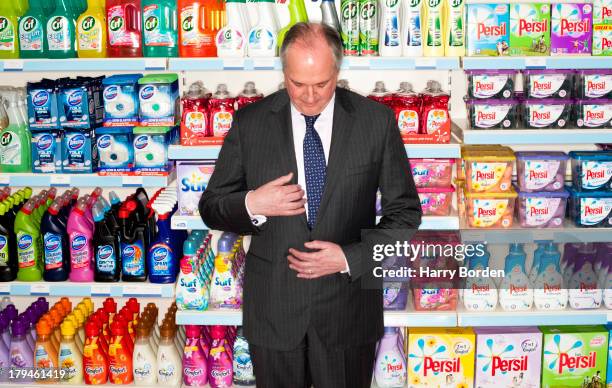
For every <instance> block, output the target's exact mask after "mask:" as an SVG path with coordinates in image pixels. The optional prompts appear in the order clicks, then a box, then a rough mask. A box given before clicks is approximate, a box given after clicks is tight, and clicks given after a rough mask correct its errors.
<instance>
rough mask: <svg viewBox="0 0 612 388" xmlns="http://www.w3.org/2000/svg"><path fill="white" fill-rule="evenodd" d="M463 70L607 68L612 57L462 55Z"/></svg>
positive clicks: (611, 61)
mask: <svg viewBox="0 0 612 388" xmlns="http://www.w3.org/2000/svg"><path fill="white" fill-rule="evenodd" d="M463 68H464V69H465V70H478V69H486V70H488V69H491V70H495V69H516V70H522V69H609V68H612V57H591V56H585V57H578V56H554V57H464V58H463Z"/></svg>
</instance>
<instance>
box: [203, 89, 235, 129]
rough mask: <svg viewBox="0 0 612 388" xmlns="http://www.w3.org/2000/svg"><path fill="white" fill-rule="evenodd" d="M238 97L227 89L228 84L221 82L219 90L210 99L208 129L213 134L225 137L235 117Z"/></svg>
mask: <svg viewBox="0 0 612 388" xmlns="http://www.w3.org/2000/svg"><path fill="white" fill-rule="evenodd" d="M235 102H236V99H235V98H234V97H232V96H231V95H230V93H229V92H228V91H227V85H226V84H219V85H218V86H217V91H216V92H215V94H213V96H212V98H211V99H210V103H209V104H210V111H209V112H210V114H209V120H210V121H209V126H208V130H209V133H211V135H212V136H218V137H225V135H227V132H228V131H229V129H230V128H231V126H232V121H233V119H234V104H235Z"/></svg>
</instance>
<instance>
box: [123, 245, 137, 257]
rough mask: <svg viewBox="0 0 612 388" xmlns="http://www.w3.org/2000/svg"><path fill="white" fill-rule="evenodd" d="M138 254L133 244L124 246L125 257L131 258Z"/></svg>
mask: <svg viewBox="0 0 612 388" xmlns="http://www.w3.org/2000/svg"><path fill="white" fill-rule="evenodd" d="M135 254H136V249H135V248H134V247H133V246H132V245H128V246H127V247H125V248H123V257H124V258H125V259H131V258H132V257H134V255H135Z"/></svg>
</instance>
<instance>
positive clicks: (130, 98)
mask: <svg viewBox="0 0 612 388" xmlns="http://www.w3.org/2000/svg"><path fill="white" fill-rule="evenodd" d="M140 78H142V74H123V75H113V76H110V77H107V78H105V79H104V81H102V85H103V86H104V92H103V98H104V126H105V127H135V126H137V125H138V80H139V79H140Z"/></svg>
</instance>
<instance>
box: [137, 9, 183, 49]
mask: <svg viewBox="0 0 612 388" xmlns="http://www.w3.org/2000/svg"><path fill="white" fill-rule="evenodd" d="M142 7H143V10H144V12H143V15H142V21H143V29H142V33H143V39H144V42H143V50H144V56H145V57H178V15H177V3H176V0H143V2H142Z"/></svg>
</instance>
